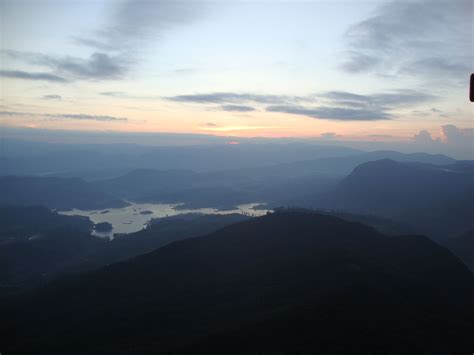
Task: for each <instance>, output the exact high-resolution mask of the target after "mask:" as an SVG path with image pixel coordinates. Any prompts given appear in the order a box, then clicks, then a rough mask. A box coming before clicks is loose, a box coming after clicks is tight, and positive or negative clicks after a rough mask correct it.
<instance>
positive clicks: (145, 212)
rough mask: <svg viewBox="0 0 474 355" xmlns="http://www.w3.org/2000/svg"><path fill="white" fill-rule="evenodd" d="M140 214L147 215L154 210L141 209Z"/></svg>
mask: <svg viewBox="0 0 474 355" xmlns="http://www.w3.org/2000/svg"><path fill="white" fill-rule="evenodd" d="M140 214H143V215H146V214H153V211H150V210H147V211H141V212H140Z"/></svg>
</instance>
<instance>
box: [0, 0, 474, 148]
mask: <svg viewBox="0 0 474 355" xmlns="http://www.w3.org/2000/svg"><path fill="white" fill-rule="evenodd" d="M0 3H1V16H0V21H1V32H2V38H1V40H2V42H1V52H0V59H1V62H0V80H1V97H0V99H1V101H0V105H1V106H0V120H1V121H0V122H1V124H2V126H5V127H29V128H33V129H35V128H36V129H60V130H82V131H133V132H176V133H193V134H199V133H203V134H216V135H229V136H237V137H239V136H241V137H248V136H252V137H255V136H261V137H312V138H321V139H337V140H340V141H344V140H347V141H354V140H361V141H364V140H380V141H400V142H414V141H417V140H418V143H420V144H424V145H426V147H427V148H426V149H428V148H429V147H434V146H440V144H445V145H447V144H458V143H455V142H454V139H453V136H451V139H450V138H449V137H448V135H447V133H446V132H451V134H452V129H450V127H455V129H456V130H457V131H456V132H457V133H456V134H458V136H459V137H461V138H460V142H461V143H462V144H463V145H464V146H463V147H461V146H460V147H457V149H458V150H459V151H463V152H464V153H463V154H464V155H467V156H469V154H472V132H473V128H472V127H473V126H472V117H473V116H472V113H473V112H472V104H470V103H469V102H468V100H467V80H468V78H469V74H470V72H471V71H472V67H473V43H472V23H473V21H472V20H473V5H472V2H471V1H466V0H451V1H448V0H440V1H436V0H430V1H426V0H403V1H384V0H379V1H369V2H364V1H362V2H361V1H331V2H329V1H231V0H221V1H214V2H199V1H162V0H157V1H142V0H123V1H119V0H107V1H106V0H101V1H99V0H97V1H66V0H64V1H59V0H50V1H44V0H36V1H32V0H30V1H23V0H0ZM447 127H448V128H447ZM420 132H421V134H420ZM448 134H449V133H448ZM461 143H459V144H461Z"/></svg>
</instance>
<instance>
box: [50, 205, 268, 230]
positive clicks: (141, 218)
mask: <svg viewBox="0 0 474 355" xmlns="http://www.w3.org/2000/svg"><path fill="white" fill-rule="evenodd" d="M259 205H262V203H258V202H254V203H246V204H242V205H238V206H236V208H235V209H233V210H219V209H215V208H198V209H181V208H179V206H181V204H165V203H159V204H156V203H133V202H130V206H127V207H121V208H108V209H105V210H78V209H73V210H71V211H61V212H59V213H60V214H63V215H67V216H86V217H89V218H90V219H91V221H92V222H94V223H96V224H97V223H101V222H108V223H110V224H111V225H112V230H111V231H107V232H97V231H94V232H93V234H94V235H95V236H97V237H103V238H113V235H114V233H134V232H138V231H139V230H142V229H144V228H146V227H147V225H148V222H150V221H151V220H152V219H153V218H160V217H169V216H175V215H179V214H186V213H202V214H230V213H240V214H245V215H249V216H255V217H256V216H262V215H264V214H266V213H267V211H268V210H266V209H254V207H256V206H259Z"/></svg>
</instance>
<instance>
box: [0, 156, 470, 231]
mask: <svg viewBox="0 0 474 355" xmlns="http://www.w3.org/2000/svg"><path fill="white" fill-rule="evenodd" d="M203 149H204V148H203ZM209 149H210V148H209ZM244 151H245V150H244ZM263 151H265V149H264V150H263ZM234 153H235V152H234ZM329 153H332V154H336V152H335V151H334V152H333V151H329V152H326V154H329ZM339 153H340V152H339ZM321 154H322V153H321ZM245 156H246V155H245ZM380 157H383V159H380V160H374V159H378V158H380ZM387 157H389V158H390V159H387ZM473 166H474V164H473V162H472V161H456V160H453V159H451V158H449V157H446V156H443V155H431V154H425V153H416V154H403V153H399V152H393V151H376V152H369V153H360V152H352V151H351V153H350V155H348V156H333V157H324V158H318V159H313V160H306V161H301V162H291V163H283V164H274V165H265V166H258V167H251V168H241V169H233V170H225V169H222V170H219V171H206V172H194V171H192V170H154V169H139V170H132V171H129V172H127V173H125V174H123V175H120V176H118V177H111V178H108V179H103V180H97V181H89V182H86V181H84V180H82V179H79V178H58V177H56V178H53V177H37V176H36V177H33V176H29V177H23V176H6V177H0V205H1V204H20V205H36V204H41V205H45V206H48V207H49V208H52V209H71V208H78V209H86V210H90V209H106V208H111V207H122V206H125V205H126V204H127V202H125V201H136V202H150V203H160V202H161V203H183V205H182V206H181V207H180V208H203V207H211V208H219V209H227V210H228V209H233V208H235V206H236V205H239V204H244V203H250V202H265V203H267V204H268V206H269V207H277V206H301V207H306V208H316V209H323V210H337V211H339V212H348V213H352V214H370V215H375V216H379V217H384V218H389V219H392V220H394V221H396V222H399V223H402V224H406V225H408V226H411V227H414V228H413V230H415V231H418V232H420V233H423V234H428V235H430V236H434V237H436V238H446V237H447V236H451V235H453V234H454V235H456V234H461V233H463V232H465V231H466V230H468V229H470V228H473V227H474V225H473V223H472V222H471V221H472V220H474V216H473V212H472V211H473V210H474V208H473V207H474V206H473V201H474V173H473V171H474V169H473Z"/></svg>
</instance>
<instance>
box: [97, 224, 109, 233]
mask: <svg viewBox="0 0 474 355" xmlns="http://www.w3.org/2000/svg"><path fill="white" fill-rule="evenodd" d="M94 228H95V230H96V231H97V232H109V231H111V230H112V225H111V224H110V223H109V222H101V223H97V224H96V225H95V227H94Z"/></svg>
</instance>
